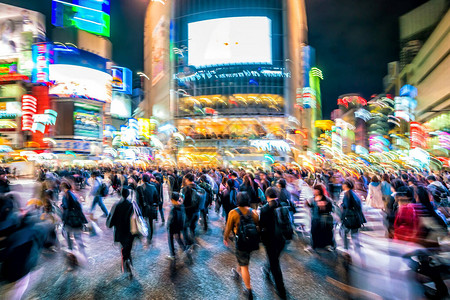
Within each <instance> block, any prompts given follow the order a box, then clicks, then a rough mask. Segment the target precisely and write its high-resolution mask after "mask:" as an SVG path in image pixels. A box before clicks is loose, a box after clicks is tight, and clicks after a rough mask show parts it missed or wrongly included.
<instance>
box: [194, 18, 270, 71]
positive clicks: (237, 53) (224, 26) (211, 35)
mask: <svg viewBox="0 0 450 300" xmlns="http://www.w3.org/2000/svg"><path fill="white" fill-rule="evenodd" d="M188 37H189V41H188V48H189V51H188V64H189V65H191V66H194V67H205V66H213V65H227V64H253V63H255V64H256V63H260V64H272V30H271V21H270V19H269V18H267V17H235V18H221V19H212V20H206V21H200V22H193V23H189V24H188Z"/></svg>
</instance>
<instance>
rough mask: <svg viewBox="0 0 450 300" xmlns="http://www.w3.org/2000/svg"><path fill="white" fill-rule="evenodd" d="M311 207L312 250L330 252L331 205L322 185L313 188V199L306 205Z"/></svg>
mask: <svg viewBox="0 0 450 300" xmlns="http://www.w3.org/2000/svg"><path fill="white" fill-rule="evenodd" d="M308 204H309V206H310V207H311V215H312V219H311V243H312V245H311V246H312V248H313V249H316V248H325V249H327V250H328V251H332V249H333V247H334V240H333V216H332V215H331V212H332V210H333V204H332V201H331V199H330V198H328V197H326V196H325V187H324V186H323V185H322V184H317V185H315V186H314V199H313V201H312V202H311V203H308Z"/></svg>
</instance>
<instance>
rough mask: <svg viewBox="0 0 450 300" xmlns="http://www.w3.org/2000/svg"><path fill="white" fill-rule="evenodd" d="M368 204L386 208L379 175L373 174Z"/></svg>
mask: <svg viewBox="0 0 450 300" xmlns="http://www.w3.org/2000/svg"><path fill="white" fill-rule="evenodd" d="M366 204H367V205H369V206H370V207H373V208H379V209H383V208H384V202H383V192H382V189H381V184H380V179H379V178H378V176H376V175H375V176H373V177H372V181H371V182H370V184H369V192H368V194H367V200H366Z"/></svg>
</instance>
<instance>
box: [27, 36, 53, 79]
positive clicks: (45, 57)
mask: <svg viewBox="0 0 450 300" xmlns="http://www.w3.org/2000/svg"><path fill="white" fill-rule="evenodd" d="M32 49H33V62H34V68H33V73H32V81H33V82H34V83H47V82H49V67H50V59H51V56H52V52H53V47H52V45H51V44H49V43H42V44H36V45H33V48H32Z"/></svg>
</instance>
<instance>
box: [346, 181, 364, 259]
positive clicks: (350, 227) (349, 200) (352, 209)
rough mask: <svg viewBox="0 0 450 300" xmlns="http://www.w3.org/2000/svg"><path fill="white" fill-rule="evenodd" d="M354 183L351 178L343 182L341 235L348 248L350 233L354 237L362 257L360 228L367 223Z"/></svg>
mask: <svg viewBox="0 0 450 300" xmlns="http://www.w3.org/2000/svg"><path fill="white" fill-rule="evenodd" d="M353 188H354V184H353V181H351V180H348V179H347V180H345V181H344V183H343V184H342V189H343V190H344V200H343V202H342V205H341V209H342V216H341V220H342V224H341V230H340V233H341V236H342V239H343V241H344V248H345V249H346V250H348V247H349V241H348V234H349V233H350V235H351V237H352V243H353V247H354V250H355V251H356V252H357V253H358V255H359V256H360V257H361V259H362V253H361V245H360V242H359V228H361V226H362V224H364V223H366V219H365V218H364V214H363V212H362V205H361V200H360V199H359V197H358V195H356V193H355V192H354V191H353Z"/></svg>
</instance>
